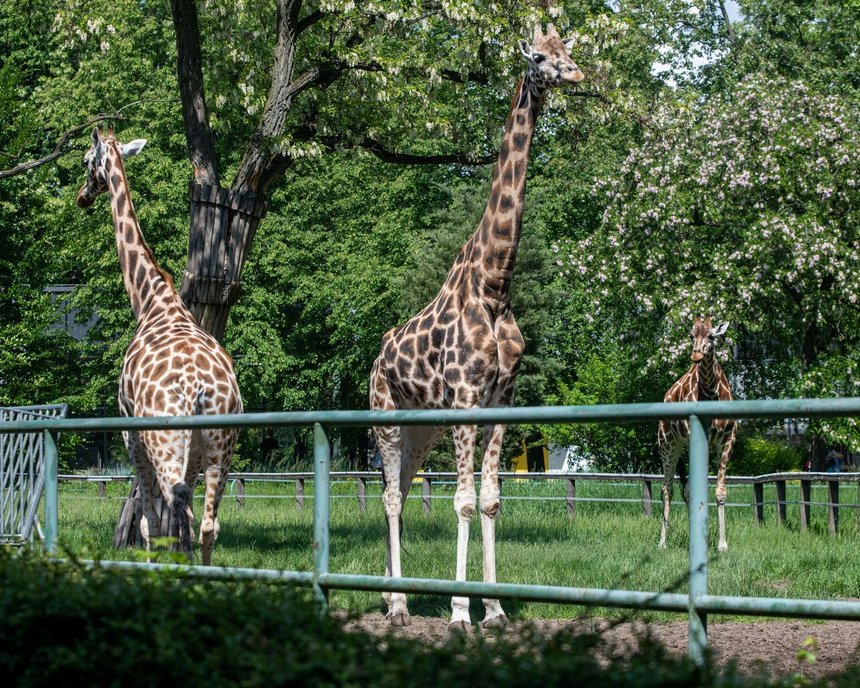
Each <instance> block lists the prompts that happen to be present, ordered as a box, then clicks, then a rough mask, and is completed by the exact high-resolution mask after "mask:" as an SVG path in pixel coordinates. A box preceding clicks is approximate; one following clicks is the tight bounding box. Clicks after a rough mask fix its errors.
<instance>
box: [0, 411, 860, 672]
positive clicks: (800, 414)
mask: <svg viewBox="0 0 860 688" xmlns="http://www.w3.org/2000/svg"><path fill="white" fill-rule="evenodd" d="M828 416H860V398H856V397H854V398H845V399H795V400H763V401H733V402H689V403H670V404H665V403H659V404H626V405H602V406H574V407H571V406H553V407H520V408H513V409H510V408H492V409H468V410H457V411H453V410H442V411H439V410H423V411H327V412H325V411H321V412H298V413H257V414H247V415H241V416H195V417H158V418H155V417H150V418H105V419H102V418H90V419H68V420H37V421H11V422H0V433H3V432H38V431H41V432H42V433H43V437H44V443H45V461H46V465H47V466H48V470H47V480H46V485H45V489H46V492H45V521H46V533H45V534H46V546H47V548H48V550H49V551H50V552H53V551H54V550H55V546H56V532H57V485H58V480H57V471H56V466H57V451H56V434H57V433H58V432H60V431H64V432H84V431H91V430H122V429H135V430H144V429H151V430H157V429H166V428H171V429H179V428H215V427H246V428H251V427H256V428H259V427H278V426H305V425H313V427H314V481H315V489H314V565H313V572H312V573H310V574H308V573H301V572H291V571H271V570H250V569H236V568H217V567H199V566H169V565H156V564H137V563H131V562H99V563H98V564H95V563H93V564H92V565H93V566H96V565H97V566H101V567H103V568H116V569H121V570H127V569H140V568H142V569H149V570H177V571H182V572H184V573H185V574H186V575H189V576H195V577H199V578H206V579H219V580H242V579H255V580H264V581H269V582H274V583H289V584H294V585H309V586H311V587H312V589H313V591H314V595H315V597H316V598H317V599H318V600H319V602H320V604H321V606H322V608H323V609H326V608H327V600H328V592H329V590H332V589H353V590H371V591H404V592H423V593H436V594H445V595H460V596H466V597H494V598H517V599H524V600H540V601H546V602H559V603H568V604H584V605H597V606H613V607H626V608H641V609H658V610H668V611H686V612H687V614H688V651H689V654H690V656H691V657H693V659H694V660H695V661H697V662H701V661H703V659H704V653H705V649H706V648H707V614H708V613H709V612H720V613H729V614H756V615H765V616H792V617H809V618H837V619H850V620H860V602H855V601H847V600H797V599H781V598H755V597H728V596H717V595H709V594H708V500H707V488H708V474H707V468H708V441H707V440H708V437H707V431H706V427H707V426H708V423H709V420H710V419H712V418H736V419H740V418H819V417H828ZM660 419H686V420H688V421H689V423H690V449H689V493H690V494H689V525H690V538H689V592H688V594H679V593H666V592H640V591H626V590H602V589H591V588H568V587H562V586H535V585H525V584H504V583H481V582H469V581H447V580H438V579H422V578H399V579H394V578H386V577H382V576H367V575H352V574H338V573H332V572H331V571H329V547H330V539H329V507H330V493H329V481H330V477H331V475H330V464H331V456H330V444H329V441H328V438H327V436H326V433H325V428H326V427H334V426H351V427H367V426H380V425H464V424H487V423H506V424H513V423H584V422H631V421H656V420H660ZM804 484H809V483H804ZM832 484H835V485H838V483H832Z"/></svg>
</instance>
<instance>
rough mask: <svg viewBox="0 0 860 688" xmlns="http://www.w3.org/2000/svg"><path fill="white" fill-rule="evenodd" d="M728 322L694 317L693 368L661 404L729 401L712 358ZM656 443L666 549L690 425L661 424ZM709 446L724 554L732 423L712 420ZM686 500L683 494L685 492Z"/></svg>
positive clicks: (721, 374) (662, 537)
mask: <svg viewBox="0 0 860 688" xmlns="http://www.w3.org/2000/svg"><path fill="white" fill-rule="evenodd" d="M728 326H729V324H728V323H723V324H722V325H720V326H718V327H717V328H716V329H715V328H714V327H713V326H712V325H711V316H710V315H709V316H708V317H707V318H706V319H705V320H702V316H701V315H698V316H696V321H695V323H694V324H693V329H692V331H691V332H690V339H692V340H693V354H692V356H691V358H692V360H693V365H692V366H690V369H689V370H688V371H687V372H686V373H685V374H684V375H683V376H681V377H680V378H678V380H677V381H676V382H675V384H674V385H672V386H671V387H670V388H669V391H668V392H666V396H665V397H663V401H731V400H732V391H731V389H729V381H728V378H726V375H725V373H724V372H723V369H722V368H721V367H720V364H719V363H718V362H717V360H716V357H715V356H714V349H715V346H716V343H717V339H719V338H720V337H722V336H723V335H724V334H725V332H726V329H727V328H728ZM657 444H658V446H659V447H660V458H661V459H662V460H663V488H662V493H663V523H662V526H661V528H660V543H659V545H658V546H659V547H660V548H661V549H662V548H665V547H666V536H667V533H668V530H669V506H670V504H671V501H672V481H673V480H674V478H675V469H676V468H677V467H679V460H680V473H681V483H682V485H685V483H686V475H685V472H684V458H683V456H684V453H685V452H686V450H687V448H688V447H689V445H690V423H689V422H688V421H686V420H675V421H665V420H663V421H660V425H659V426H658V429H657ZM708 445H709V446H710V445H713V446H714V447H715V448H716V450H717V452H718V453H719V455H720V466H719V470H718V471H717V489H716V496H717V517H718V519H719V524H720V542H719V545H718V550H719V551H720V552H725V551H726V550H728V548H729V545H728V543H727V542H726V466H728V463H729V457H731V454H732V448H733V447H734V445H735V421H733V420H730V419H715V420H712V421H711V426H710V430H709V432H708ZM685 499H686V492H685Z"/></svg>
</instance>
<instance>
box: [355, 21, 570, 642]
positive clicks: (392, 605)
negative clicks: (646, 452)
mask: <svg viewBox="0 0 860 688" xmlns="http://www.w3.org/2000/svg"><path fill="white" fill-rule="evenodd" d="M569 42H570V41H562V39H561V38H560V37H559V35H558V33H557V32H556V31H555V29H554V28H553V27H552V25H549V27H548V29H547V34H546V35H545V36H544V35H543V33H542V32H541V31H540V29H539V28H538V29H537V30H536V31H535V39H534V44H533V45H529V44H528V42H527V41H524V40H523V41H520V50H521V52H522V53H523V55H524V56H525V57H526V58H527V59H528V61H529V67H528V69H527V71H526V73H525V76H524V77H523V79H522V80H521V81H520V83H519V85H518V87H517V89H516V92H515V93H514V97H513V100H512V102H511V111H510V114H509V115H508V118H507V121H506V124H505V133H504V138H503V140H502V144H501V148H500V150H499V157H498V161H497V163H496V169H495V174H494V176H493V181H492V185H491V189H490V199H489V202H488V204H487V207H486V210H485V211H484V215H483V217H482V219H481V222H480V224H479V226H478V229H477V231H476V232H475V233H474V234H473V235H472V237H471V238H470V239H469V240H468V241H467V242H466V244H465V245H464V246H463V248H462V249H461V250H460V253H459V255H458V256H457V259H456V261H455V262H454V265H453V267H452V268H451V270H450V272H449V273H448V277H447V279H446V280H445V283H444V285H443V286H442V288H441V290H440V291H439V294H438V295H437V296H436V298H435V299H434V300H433V301H432V302H431V303H430V304H428V305H427V306H426V307H425V308H424V309H423V310H422V311H421V312H420V313H418V314H417V315H415V316H414V317H413V318H412V319H410V320H409V321H407V322H406V323H404V324H402V325H400V326H398V327H395V328H394V329H392V330H390V331H389V332H387V333H386V334H385V335H384V336H383V338H382V346H381V350H380V353H379V356H378V357H377V359H376V361H375V362H374V364H373V369H372V371H371V374H370V407H371V408H372V409H385V410H393V409H423V408H426V409H448V408H452V409H465V408H475V407H487V406H500V405H504V406H509V405H511V404H512V403H513V399H514V381H515V379H516V375H517V370H518V369H519V365H520V360H521V358H522V354H523V350H524V349H525V342H524V341H523V337H522V335H521V334H520V330H519V328H518V327H517V323H516V320H515V319H514V315H513V313H512V312H511V307H510V282H511V279H512V277H513V271H514V262H515V260H516V255H517V247H518V245H519V239H520V231H521V227H522V212H523V199H524V197H525V181H526V166H527V164H528V155H529V149H530V147H531V140H532V135H533V133H534V127H535V122H536V120H537V117H538V114H539V112H540V106H541V103H542V100H543V96H544V93H545V91H546V89H548V88H552V87H556V86H561V85H571V84H576V83H579V82H580V81H581V80H582V78H583V76H582V72H581V71H580V70H579V68H578V67H577V66H576V64H575V63H574V62H573V61H572V60H571V58H570V54H569V49H568V45H569ZM443 432H444V428H442V427H406V426H404V427H395V426H389V427H380V428H376V429H375V433H376V437H377V445H378V447H379V451H380V453H381V455H382V460H383V473H384V478H385V488H384V492H383V505H384V508H385V514H386V518H387V522H388V552H387V561H386V575H390V576H394V577H398V578H399V577H401V575H402V572H401V565H400V538H399V532H400V528H399V522H400V515H401V512H402V508H403V502H404V500H405V498H406V495H407V493H408V491H409V487H410V485H411V483H412V479H413V478H414V477H415V474H416V473H417V471H418V469H419V468H420V467H421V465H422V464H423V462H424V459H425V458H426V456H427V454H428V453H429V451H430V449H431V448H432V447H433V445H434V444H435V443H436V441H437V440H438V439H439V437H441V435H442V434H443ZM504 432H505V427H504V426H502V425H488V426H485V427H484V433H483V447H482V457H483V460H482V474H481V490H480V501H478V499H477V498H476V494H475V479H474V453H475V445H476V442H477V427H476V426H457V427H454V428H453V433H454V445H455V451H456V459H457V490H456V493H455V496H454V511H455V513H456V514H457V520H458V526H457V564H456V579H457V580H466V551H467V545H468V538H469V527H470V523H471V520H472V517H473V516H474V513H475V509H476V506H477V507H479V508H480V512H481V526H482V536H483V569H484V580H485V581H487V582H495V580H496V563H495V518H496V515H497V514H498V512H499V508H500V499H499V480H498V471H499V454H500V450H501V445H502V439H503V436H504ZM384 598H385V600H386V602H387V603H388V618H389V619H390V620H391V622H392V624H393V625H408V624H409V612H408V610H407V606H406V596H405V595H404V594H402V593H386V594H385V595H384ZM484 606H485V608H486V615H485V618H484V621H483V625H484V626H504V625H505V624H506V623H507V617H506V616H505V614H504V611H503V610H502V607H501V605H500V604H499V602H498V600H490V599H485V600H484ZM451 608H452V616H451V626H452V627H455V628H465V627H467V626H469V625H471V621H470V617H469V605H468V599H467V598H459V597H455V598H453V599H452V601H451Z"/></svg>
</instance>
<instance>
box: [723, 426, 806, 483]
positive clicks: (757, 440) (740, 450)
mask: <svg viewBox="0 0 860 688" xmlns="http://www.w3.org/2000/svg"><path fill="white" fill-rule="evenodd" d="M801 463H802V456H801V452H800V450H799V449H796V448H794V447H790V446H789V445H788V444H786V443H785V442H782V441H779V440H773V439H770V438H768V437H763V436H761V435H743V434H740V435H739V436H738V438H737V442H736V443H735V450H734V452H733V453H732V458H731V459H730V461H729V472H730V473H731V474H732V475H763V474H765V473H781V472H784V471H793V470H798V469H799V468H800V467H801Z"/></svg>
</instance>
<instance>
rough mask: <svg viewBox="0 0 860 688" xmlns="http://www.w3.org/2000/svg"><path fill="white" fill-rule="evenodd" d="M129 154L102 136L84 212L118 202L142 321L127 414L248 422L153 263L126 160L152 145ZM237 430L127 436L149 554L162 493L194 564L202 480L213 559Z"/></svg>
mask: <svg viewBox="0 0 860 688" xmlns="http://www.w3.org/2000/svg"><path fill="white" fill-rule="evenodd" d="M145 143H146V141H145V140H143V139H136V140H135V141H131V142H129V143H127V144H125V145H123V144H122V143H120V142H119V141H118V140H117V139H116V138H115V137H114V135H113V131H109V132H108V133H107V135H103V134H102V132H101V131H100V130H99V129H94V130H93V134H92V145H91V146H90V149H89V150H88V151H87V153H86V155H85V156H84V164H85V165H86V167H87V179H86V182H84V184H83V186H81V189H80V191H78V196H77V204H78V205H79V206H80V207H81V208H87V207H89V206H90V205H92V204H93V202H94V201H95V199H96V198H97V197H98V196H99V195H100V194H103V193H107V194H108V196H109V197H110V205H111V214H112V217H113V225H114V237H115V239H116V245H117V253H118V255H119V264H120V270H121V271H122V275H123V282H124V284H125V289H126V292H127V293H128V296H129V300H130V302H131V307H132V311H133V312H134V316H135V319H136V321H137V330H136V331H135V333H134V337H133V338H132V340H131V342H130V343H129V345H128V348H127V349H126V353H125V360H124V361H123V365H122V372H121V373H120V378H119V393H118V402H119V411H120V414H121V415H123V416H196V415H213V414H225V413H241V412H242V399H241V395H240V394H239V386H238V383H237V382H236V375H235V373H234V371H233V361H232V359H231V358H230V356H229V355H228V354H227V352H226V351H224V349H223V347H222V346H221V345H220V344H219V343H218V342H217V341H216V340H215V338H214V337H212V336H211V335H210V334H208V333H207V332H205V331H204V330H203V329H201V328H200V327H199V326H198V324H197V323H196V322H195V320H194V317H193V316H192V315H191V313H190V312H189V311H188V309H187V308H186V307H185V305H184V304H183V303H182V301H181V299H180V298H179V295H178V294H177V293H176V289H175V287H174V285H173V278H172V277H171V276H170V275H169V274H168V273H167V272H165V271H164V270H163V269H162V268H161V266H160V265H159V264H158V262H157V261H156V259H155V256H154V255H153V253H152V251H151V249H150V248H149V246H148V245H147V244H146V241H145V240H144V238H143V232H142V231H141V229H140V225H139V223H138V221H137V215H136V213H135V211H134V206H133V205H132V201H131V193H130V191H129V186H128V179H127V177H126V174H125V167H124V165H123V159H124V158H128V157H131V156H133V155H137V154H138V153H139V152H140V151H141V150H142V149H143V146H144V145H145ZM236 437H237V431H236V430H235V429H217V430H211V429H194V430H157V431H156V430H152V431H127V432H123V440H124V441H125V445H126V447H127V448H128V453H129V457H130V459H131V460H132V462H133V463H134V467H135V471H136V473H137V478H138V485H139V488H140V493H141V501H142V504H143V515H142V517H141V526H140V528H141V534H142V535H143V538H144V541H145V543H146V547H147V550H148V549H149V548H150V542H151V538H152V537H153V536H156V535H158V534H159V530H160V522H161V520H160V518H159V517H158V516H157V514H156V512H155V499H156V490H159V491H160V492H161V494H162V496H163V497H164V500H165V502H166V503H167V504H168V506H169V507H170V515H171V532H170V535H171V536H173V537H174V538H175V539H176V546H177V548H178V549H179V550H181V551H183V552H185V553H186V554H187V555H188V556H189V557H190V556H191V548H192V547H191V541H192V539H193V532H192V521H193V512H192V496H193V491H194V486H195V484H196V482H197V476H198V475H199V474H200V472H201V471H203V473H204V481H205V485H206V493H205V497H204V504H203V518H202V519H201V523H200V551H201V558H202V560H203V563H204V564H205V565H209V564H210V563H211V560H212V548H213V546H214V544H215V539H216V537H217V535H218V521H217V517H218V505H219V504H220V501H221V496H222V495H223V493H224V487H225V486H226V484H227V474H228V471H229V468H230V461H231V459H232V456H233V449H234V447H235V444H236Z"/></svg>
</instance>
